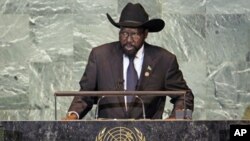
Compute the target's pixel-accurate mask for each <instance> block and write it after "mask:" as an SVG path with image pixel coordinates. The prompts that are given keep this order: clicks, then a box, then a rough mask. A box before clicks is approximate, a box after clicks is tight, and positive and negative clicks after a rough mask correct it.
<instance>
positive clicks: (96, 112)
mask: <svg viewBox="0 0 250 141" xmlns="http://www.w3.org/2000/svg"><path fill="white" fill-rule="evenodd" d="M103 98H105V96H102V97H101V98H99V99H98V101H97V103H96V109H95V119H97V118H98V117H99V111H98V110H99V103H100V101H101V100H102V99H103Z"/></svg>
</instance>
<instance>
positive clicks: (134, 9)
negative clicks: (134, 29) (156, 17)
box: [119, 3, 149, 23]
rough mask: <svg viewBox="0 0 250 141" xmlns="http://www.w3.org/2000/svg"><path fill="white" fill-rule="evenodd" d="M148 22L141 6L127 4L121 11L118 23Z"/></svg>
mask: <svg viewBox="0 0 250 141" xmlns="http://www.w3.org/2000/svg"><path fill="white" fill-rule="evenodd" d="M148 20H149V18H148V14H147V12H146V11H145V9H144V8H143V7H142V5H141V4H139V3H137V4H132V3H128V4H127V5H126V6H125V7H124V8H123V10H122V12H121V16H120V21H119V22H120V23H122V22H126V21H129V22H136V23H145V22H147V21H148Z"/></svg>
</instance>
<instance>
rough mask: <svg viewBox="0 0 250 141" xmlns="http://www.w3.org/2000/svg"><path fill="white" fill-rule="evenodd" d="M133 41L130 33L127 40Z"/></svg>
mask: <svg viewBox="0 0 250 141" xmlns="http://www.w3.org/2000/svg"><path fill="white" fill-rule="evenodd" d="M132 41H133V39H132V36H131V35H128V38H127V42H129V43H131V42H132Z"/></svg>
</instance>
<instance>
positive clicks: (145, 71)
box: [137, 43, 155, 91]
mask: <svg viewBox="0 0 250 141" xmlns="http://www.w3.org/2000/svg"><path fill="white" fill-rule="evenodd" d="M151 48H152V47H151V46H150V45H149V44H147V43H145V44H144V59H143V64H142V70H141V75H140V79H139V82H138V88H137V90H139V91H141V90H143V89H144V87H145V84H146V78H147V77H149V76H150V75H151V73H152V71H153V69H154V66H155V62H154V57H153V52H152V50H151Z"/></svg>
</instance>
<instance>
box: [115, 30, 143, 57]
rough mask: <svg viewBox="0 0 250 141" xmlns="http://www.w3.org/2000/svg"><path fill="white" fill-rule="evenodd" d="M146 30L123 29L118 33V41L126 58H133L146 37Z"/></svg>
mask: <svg viewBox="0 0 250 141" xmlns="http://www.w3.org/2000/svg"><path fill="white" fill-rule="evenodd" d="M147 34H148V32H147V30H145V29H143V28H128V27H123V28H121V30H120V32H119V40H120V43H121V46H122V49H123V52H124V53H125V54H126V55H127V56H135V55H136V53H137V51H138V50H139V49H140V48H141V46H142V44H143V43H144V41H145V39H146V37H147Z"/></svg>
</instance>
